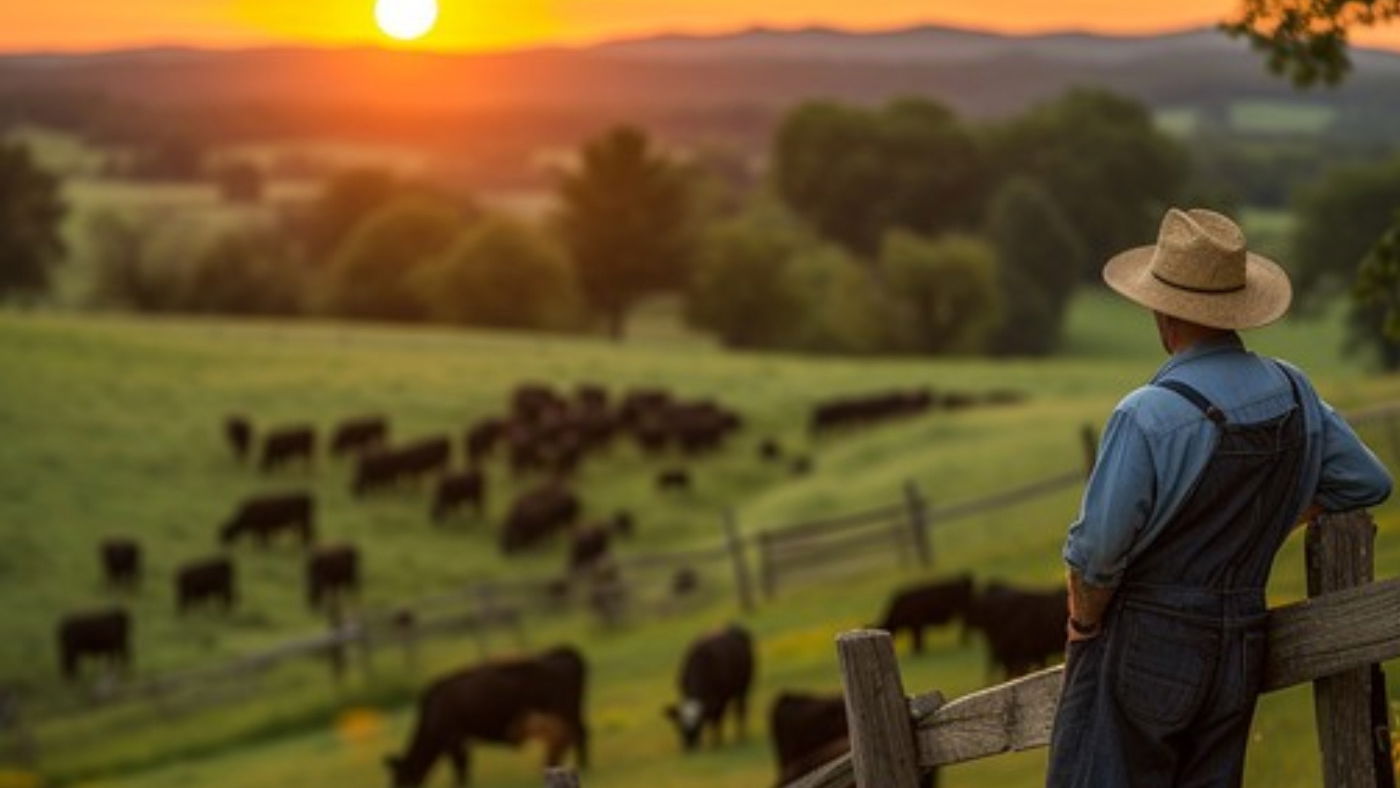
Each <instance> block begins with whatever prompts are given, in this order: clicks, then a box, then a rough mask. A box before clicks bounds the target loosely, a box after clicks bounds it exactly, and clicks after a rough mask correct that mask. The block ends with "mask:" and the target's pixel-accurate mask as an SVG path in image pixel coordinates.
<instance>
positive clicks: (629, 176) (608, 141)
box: [560, 127, 696, 338]
mask: <svg viewBox="0 0 1400 788" xmlns="http://www.w3.org/2000/svg"><path fill="white" fill-rule="evenodd" d="M580 158H581V161H580V163H579V166H578V167H577V168H576V169H575V170H573V171H571V172H568V173H565V174H564V176H563V177H562V180H561V182H560V196H561V198H562V201H563V209H562V212H561V214H560V230H561V233H562V236H563V238H564V243H565V245H566V246H567V248H568V250H569V253H570V256H571V258H572V259H573V263H574V268H575V270H576V271H577V273H578V279H579V283H580V285H581V286H582V289H583V293H584V296H585V297H586V298H587V300H588V303H589V305H590V306H591V307H592V309H593V310H594V311H595V312H596V313H598V314H600V315H602V316H603V317H604V319H605V320H606V322H607V327H608V332H609V334H610V335H611V336H612V337H614V338H621V336H622V332H623V326H624V325H625V320H626V317H627V313H628V311H629V310H630V309H631V308H632V306H633V304H635V303H636V301H637V299H638V298H640V297H641V296H643V295H645V294H646V293H648V292H652V291H656V290H661V289H665V288H678V287H680V286H682V285H683V284H684V282H685V281H686V278H687V272H688V267H689V264H690V261H691V258H692V256H693V254H694V249H695V234H696V227H695V221H694V200H693V195H692V189H691V183H690V180H689V177H688V175H687V172H686V169H685V168H684V167H682V166H681V165H679V164H677V163H676V162H674V161H672V160H671V159H670V158H669V157H667V156H666V155H664V154H663V153H662V152H660V151H658V150H657V149H656V147H655V146H654V145H653V144H652V142H651V140H649V139H648V138H647V136H646V134H644V133H643V132H641V131H639V130H637V129H635V128H630V127H623V128H617V129H613V130H612V131H609V132H607V133H606V134H604V135H603V136H601V137H599V138H597V139H594V140H592V141H590V142H588V143H587V144H585V145H584V147H583V150H582V152H581V157H580Z"/></svg>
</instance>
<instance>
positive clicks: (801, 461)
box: [789, 454, 812, 476]
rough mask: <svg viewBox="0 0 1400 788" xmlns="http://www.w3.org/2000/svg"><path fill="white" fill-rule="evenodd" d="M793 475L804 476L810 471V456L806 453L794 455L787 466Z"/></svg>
mask: <svg viewBox="0 0 1400 788" xmlns="http://www.w3.org/2000/svg"><path fill="white" fill-rule="evenodd" d="M789 468H790V470H791V471H792V475H793V476H806V475H808V474H810V473H811V472H812V458H811V457H808V456H807V455H805V454H804V455H802V456H801V457H794V458H793V460H792V465H791V466H789Z"/></svg>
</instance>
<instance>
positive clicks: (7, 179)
mask: <svg viewBox="0 0 1400 788" xmlns="http://www.w3.org/2000/svg"><path fill="white" fill-rule="evenodd" d="M66 213H67V207H66V206H65V205H64V203H63V200H62V198H61V197H60V195H59V182H58V179H57V178H55V177H54V176H53V175H51V174H49V173H47V172H45V171H44V170H42V169H40V168H39V166H38V165H37V164H35V162H34V159H33V157H31V156H30V154H29V149H28V148H26V147H24V146H23V145H18V144H15V145H10V144H6V143H3V142H0V299H3V298H5V297H7V296H11V295H23V296H34V295H38V294H40V293H43V292H45V291H46V290H47V289H48V286H49V274H50V272H51V270H52V269H53V267H54V266H55V265H56V264H58V263H59V261H61V260H62V259H63V255H64V252H65V250H64V245H63V240H62V238H61V237H60V235H59V224H60V223H61V222H62V221H63V217H64V215H65V214H66Z"/></svg>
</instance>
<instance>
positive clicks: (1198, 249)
mask: <svg viewBox="0 0 1400 788" xmlns="http://www.w3.org/2000/svg"><path fill="white" fill-rule="evenodd" d="M1103 280H1104V281H1105V282H1107V283H1108V286H1109V287H1111V288H1113V289H1114V290H1117V291H1118V292H1119V293H1121V294H1122V295H1124V296H1126V297H1127V298H1128V299H1130V300H1132V301H1136V302H1137V303H1139V304H1142V305H1143V306H1145V307H1147V308H1149V309H1153V310H1156V311H1158V312H1162V313H1163V314H1167V315H1171V316H1172V317H1178V318H1181V319H1183V320H1189V321H1191V322H1193V323H1199V324H1201V325H1203V326H1211V327H1212V328H1225V329H1245V328H1258V327H1260V326H1266V325H1268V324H1269V323H1272V322H1274V321H1275V320H1278V319H1279V318H1280V317H1283V314H1284V313H1285V312H1287V311H1288V305H1289V303H1290V302H1291V301H1292V300H1293V286H1292V285H1291V284H1289V281H1288V274H1287V273H1286V272H1284V270H1283V269H1282V268H1281V267H1279V265H1278V263H1275V262H1274V261H1272V260H1269V259H1268V258H1265V257H1262V256H1260V255H1257V254H1255V253H1253V252H1250V251H1248V250H1247V249H1246V248H1245V242H1244V232H1243V231H1242V230H1240V228H1239V225H1237V224H1235V223H1234V222H1232V221H1230V220H1229V219H1228V218H1226V217H1224V216H1221V215H1220V214H1218V213H1216V212H1214V211H1207V210H1204V209H1200V208H1193V209H1191V210H1189V211H1182V210H1178V209H1176V208H1172V209H1171V210H1169V211H1167V215H1166V216H1165V217H1163V218H1162V229H1161V230H1159V231H1158V233H1157V244H1156V245H1155V246H1140V247H1138V248H1136V249H1129V250H1128V251H1126V252H1122V253H1120V254H1118V255H1117V256H1115V257H1114V258H1113V259H1112V260H1109V261H1108V264H1107V265H1105V266H1104V267H1103Z"/></svg>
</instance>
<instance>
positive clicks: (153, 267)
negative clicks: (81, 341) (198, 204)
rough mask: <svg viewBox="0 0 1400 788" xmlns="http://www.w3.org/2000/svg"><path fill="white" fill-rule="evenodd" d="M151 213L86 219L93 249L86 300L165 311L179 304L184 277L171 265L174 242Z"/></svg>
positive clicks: (104, 214)
mask: <svg viewBox="0 0 1400 788" xmlns="http://www.w3.org/2000/svg"><path fill="white" fill-rule="evenodd" d="M162 230H166V231H167V232H168V226H166V227H161V226H159V225H158V224H157V221H156V219H155V218H154V217H152V216H144V217H140V216H138V217H126V216H122V215H121V214H118V213H116V212H114V211H112V210H104V211H100V212H98V213H95V214H93V216H92V217H91V218H90V219H89V220H88V222H87V233H88V247H89V248H90V249H92V255H93V261H92V269H93V274H92V281H91V283H90V285H89V288H90V289H89V293H88V296H87V297H88V300H89V301H91V302H92V303H93V304H94V305H96V306H101V307H116V308H118V309H134V310H136V311H139V312H166V311H171V310H174V309H176V308H177V307H178V305H179V303H180V300H181V297H182V293H183V290H184V282H183V281H181V279H180V277H179V276H177V273H176V271H175V270H174V269H173V267H172V266H171V265H169V257H170V255H169V254H168V251H169V249H170V247H171V243H170V242H169V241H168V239H165V238H162V237H161V236H162Z"/></svg>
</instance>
